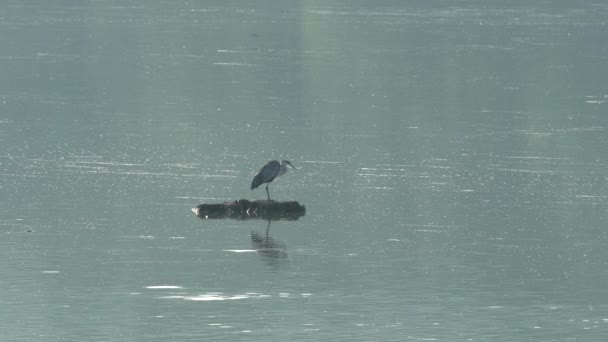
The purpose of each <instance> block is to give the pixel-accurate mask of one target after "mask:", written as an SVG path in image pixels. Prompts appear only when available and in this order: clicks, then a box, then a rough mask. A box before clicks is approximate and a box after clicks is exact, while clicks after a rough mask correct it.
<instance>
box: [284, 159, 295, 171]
mask: <svg viewBox="0 0 608 342" xmlns="http://www.w3.org/2000/svg"><path fill="white" fill-rule="evenodd" d="M281 164H282V165H287V166H289V167H291V168H292V169H294V170H297V169H296V167H295V166H293V165H291V163H290V162H289V160H283V161H281Z"/></svg>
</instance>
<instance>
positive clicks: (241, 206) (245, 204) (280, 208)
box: [192, 199, 306, 221]
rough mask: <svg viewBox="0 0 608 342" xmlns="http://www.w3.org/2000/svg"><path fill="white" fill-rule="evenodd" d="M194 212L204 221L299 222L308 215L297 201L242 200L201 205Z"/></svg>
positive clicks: (193, 209)
mask: <svg viewBox="0 0 608 342" xmlns="http://www.w3.org/2000/svg"><path fill="white" fill-rule="evenodd" d="M192 212H194V214H195V215H196V216H198V217H200V218H203V219H223V218H233V219H237V220H249V219H264V220H292V221H293V220H297V219H298V218H300V217H301V216H304V215H305V214H306V207H305V206H303V205H300V203H298V202H297V201H289V202H275V201H267V200H257V201H249V200H246V199H241V200H238V201H234V202H224V203H218V204H204V203H203V204H199V205H198V206H197V207H196V208H192Z"/></svg>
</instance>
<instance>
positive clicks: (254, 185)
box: [251, 175, 263, 190]
mask: <svg viewBox="0 0 608 342" xmlns="http://www.w3.org/2000/svg"><path fill="white" fill-rule="evenodd" d="M262 183H263V182H262V177H260V175H256V176H255V177H253V180H252V181H251V190H253V189H255V188H257V187H258V186H260V185H262Z"/></svg>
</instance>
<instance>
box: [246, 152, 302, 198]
mask: <svg viewBox="0 0 608 342" xmlns="http://www.w3.org/2000/svg"><path fill="white" fill-rule="evenodd" d="M287 166H289V167H291V168H294V169H295V167H294V166H293V165H291V163H290V162H289V161H287V160H283V161H282V162H280V163H279V161H277V160H271V161H269V162H268V163H267V164H266V165H264V166H263V167H262V168H261V169H260V171H258V173H257V174H256V175H255V176H254V177H253V180H252V181H251V190H253V189H255V188H257V187H258V186H260V185H262V184H264V183H266V195H267V196H268V200H269V201H270V194H269V193H268V183H270V182H272V181H273V180H274V179H275V178H277V177H280V176H282V175H284V174H285V172H287Z"/></svg>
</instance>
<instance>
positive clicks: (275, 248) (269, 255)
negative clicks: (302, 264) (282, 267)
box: [251, 229, 287, 266]
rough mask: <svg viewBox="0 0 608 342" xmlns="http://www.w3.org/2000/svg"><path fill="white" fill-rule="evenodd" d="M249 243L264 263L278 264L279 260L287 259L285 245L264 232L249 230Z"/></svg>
mask: <svg viewBox="0 0 608 342" xmlns="http://www.w3.org/2000/svg"><path fill="white" fill-rule="evenodd" d="M251 245H252V247H253V249H255V250H256V251H257V252H258V255H259V256H260V257H261V258H262V260H264V261H265V262H266V263H268V264H269V265H272V266H278V265H279V264H280V263H281V262H284V261H286V260H287V252H286V250H287V247H286V246H285V245H284V244H283V243H281V242H278V241H276V240H275V239H273V238H272V237H270V236H269V235H268V229H266V234H265V235H262V234H258V233H256V232H251Z"/></svg>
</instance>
